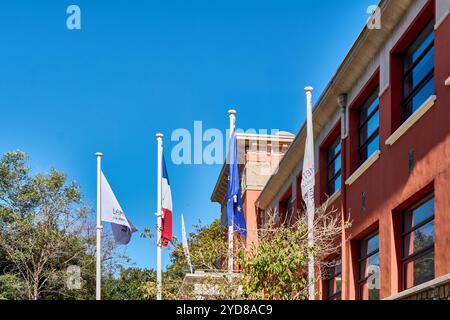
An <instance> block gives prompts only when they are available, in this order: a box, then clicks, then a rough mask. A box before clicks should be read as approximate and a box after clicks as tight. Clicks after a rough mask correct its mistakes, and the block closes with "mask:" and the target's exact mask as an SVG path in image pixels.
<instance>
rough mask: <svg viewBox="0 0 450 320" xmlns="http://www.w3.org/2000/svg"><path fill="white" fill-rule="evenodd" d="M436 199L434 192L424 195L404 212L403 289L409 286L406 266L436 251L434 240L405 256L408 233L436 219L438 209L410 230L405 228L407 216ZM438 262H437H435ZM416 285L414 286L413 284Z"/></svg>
mask: <svg viewBox="0 0 450 320" xmlns="http://www.w3.org/2000/svg"><path fill="white" fill-rule="evenodd" d="M431 199H433V201H434V199H435V196H434V193H431V194H428V195H426V196H425V197H423V198H422V199H421V200H419V201H418V202H416V203H415V204H414V205H412V206H410V207H409V208H407V209H406V210H404V211H403V212H402V234H401V244H402V259H401V264H402V273H403V276H402V287H403V290H406V289H408V286H407V276H408V274H407V272H406V266H407V265H408V264H409V263H411V262H414V261H416V260H418V259H420V258H422V257H423V256H426V255H427V254H429V253H432V252H433V253H435V244H436V243H435V242H433V244H432V245H429V246H427V247H425V248H422V249H420V250H419V251H417V252H414V253H413V254H410V255H408V256H405V255H406V254H405V241H406V237H407V236H408V235H410V234H411V233H413V232H414V231H416V230H417V229H420V228H421V227H423V226H425V225H426V224H428V223H430V222H431V221H434V220H435V215H436V212H435V211H436V210H434V211H433V215H432V216H430V217H428V218H427V219H425V220H424V221H422V222H420V223H418V224H417V225H415V226H414V227H411V228H410V229H409V230H405V217H406V215H407V214H408V213H409V212H414V210H416V209H417V208H420V207H421V206H422V205H423V204H425V203H427V202H428V201H429V200H431ZM434 263H436V262H434ZM413 287H414V286H413Z"/></svg>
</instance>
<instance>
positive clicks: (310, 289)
mask: <svg viewBox="0 0 450 320" xmlns="http://www.w3.org/2000/svg"><path fill="white" fill-rule="evenodd" d="M312 91H313V88H312V87H306V88H305V93H306V117H307V119H306V120H307V124H306V126H307V139H308V140H309V142H310V143H308V148H309V150H308V151H306V152H308V153H309V157H310V161H311V162H312V163H311V165H312V172H311V177H310V179H309V180H310V181H309V186H308V189H309V192H310V194H309V197H308V198H309V201H308V202H309V205H308V206H307V215H308V246H310V247H312V246H314V213H315V206H314V184H315V182H314V175H315V169H314V142H313V137H314V135H313V134H314V131H313V123H312V102H311V100H312ZM308 296H309V300H315V290H314V254H313V253H312V252H309V254H308Z"/></svg>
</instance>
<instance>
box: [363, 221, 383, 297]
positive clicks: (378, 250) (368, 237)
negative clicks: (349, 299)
mask: <svg viewBox="0 0 450 320" xmlns="http://www.w3.org/2000/svg"><path fill="white" fill-rule="evenodd" d="M376 236H378V248H377V249H376V250H374V251H372V252H370V253H368V254H366V255H365V256H364V257H361V245H362V243H363V242H364V241H368V240H369V239H372V238H374V237H376ZM358 249H359V252H358V290H357V292H358V300H362V290H361V287H362V285H364V284H365V283H367V280H369V278H370V276H371V275H370V274H369V275H367V276H364V277H363V275H361V263H362V262H364V261H366V260H368V259H369V258H370V257H372V256H374V255H376V254H378V258H379V255H380V233H379V230H376V231H374V232H372V233H371V234H369V235H368V236H366V237H364V238H363V239H361V240H360V241H359V246H358ZM378 276H380V274H378ZM379 280H381V279H379Z"/></svg>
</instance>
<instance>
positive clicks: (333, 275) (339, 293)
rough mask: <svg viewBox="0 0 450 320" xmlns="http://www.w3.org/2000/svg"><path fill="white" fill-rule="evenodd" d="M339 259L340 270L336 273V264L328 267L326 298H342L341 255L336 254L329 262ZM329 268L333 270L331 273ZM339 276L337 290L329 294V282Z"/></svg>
mask: <svg viewBox="0 0 450 320" xmlns="http://www.w3.org/2000/svg"><path fill="white" fill-rule="evenodd" d="M338 260H339V261H340V266H341V268H340V269H341V270H340V271H339V272H337V273H336V266H337V264H336V265H335V266H333V267H329V268H328V272H329V274H328V278H327V298H326V299H327V300H342V257H341V256H338V257H336V258H334V259H332V260H331V262H336V261H338ZM331 270H333V273H331ZM338 276H340V277H341V288H340V289H339V291H336V292H335V293H333V294H331V295H330V283H332V282H334V281H335V279H336V278H337V277H338ZM336 298H338V299H336Z"/></svg>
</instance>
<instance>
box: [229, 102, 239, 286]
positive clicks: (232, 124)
mask: <svg viewBox="0 0 450 320" xmlns="http://www.w3.org/2000/svg"><path fill="white" fill-rule="evenodd" d="M228 115H229V118H230V137H229V138H230V139H231V136H232V134H233V131H234V130H235V125H236V110H233V109H231V110H228ZM236 147H237V146H236ZM228 152H229V153H230V154H231V152H232V150H229V151H228ZM228 179H231V177H228ZM233 256H234V216H231V225H230V226H228V273H229V275H230V277H231V276H232V275H233V269H234V257H233Z"/></svg>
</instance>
